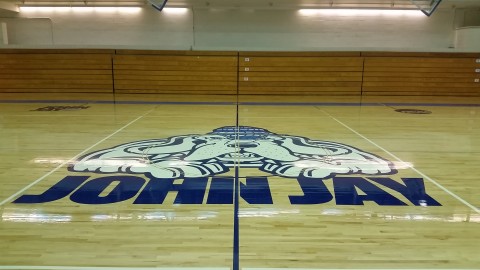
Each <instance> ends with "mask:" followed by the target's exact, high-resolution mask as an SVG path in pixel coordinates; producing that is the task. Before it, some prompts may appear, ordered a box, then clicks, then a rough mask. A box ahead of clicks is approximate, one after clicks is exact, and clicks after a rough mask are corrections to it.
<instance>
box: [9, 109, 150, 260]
mask: <svg viewBox="0 0 480 270" xmlns="http://www.w3.org/2000/svg"><path fill="white" fill-rule="evenodd" d="M153 110H154V109H151V110H149V111H148V112H146V113H144V114H142V115H141V116H139V117H137V118H136V119H134V120H132V121H130V122H129V123H128V124H126V125H125V126H123V127H121V128H119V129H117V130H116V131H115V132H113V133H112V134H110V135H108V136H107V137H105V138H103V139H102V140H100V141H98V142H97V143H95V144H94V145H92V146H90V147H89V148H87V149H85V150H83V151H82V152H80V153H78V154H77V155H76V156H74V157H72V158H71V159H69V160H67V161H65V162H63V163H62V164H60V165H58V166H57V167H56V168H55V169H53V170H51V171H50V172H48V173H47V174H45V175H44V176H42V177H40V178H38V179H37V180H35V181H34V182H32V183H30V184H29V185H28V186H26V187H24V188H22V189H21V190H19V191H18V192H16V193H15V194H13V195H12V196H10V197H8V198H6V199H5V200H3V201H1V202H0V206H2V205H4V204H5V203H7V202H9V201H11V200H12V199H13V198H15V197H17V196H18V195H20V194H21V193H23V192H25V191H26V190H27V189H29V188H31V187H32V186H34V185H36V184H38V183H39V182H40V181H42V180H43V179H45V178H46V177H47V176H49V175H51V174H52V173H54V172H56V171H57V170H58V169H60V168H61V167H63V166H65V164H67V163H69V162H72V161H73V160H75V159H77V158H78V157H79V156H81V155H82V154H84V153H85V152H87V151H89V150H90V149H92V148H94V147H95V146H97V145H99V144H101V143H102V142H104V141H106V140H108V139H110V138H111V137H112V136H114V135H115V134H117V133H119V132H120V131H122V130H123V129H125V128H126V127H128V126H130V125H131V124H133V123H135V122H136V121H138V120H140V119H141V118H142V117H144V116H145V115H147V114H149V113H150V112H151V111H153ZM0 269H1V268H0Z"/></svg>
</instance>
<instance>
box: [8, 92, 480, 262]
mask: <svg viewBox="0 0 480 270" xmlns="http://www.w3.org/2000/svg"><path fill="white" fill-rule="evenodd" d="M53 106H63V110H59V111H54V110H53V108H54V107H53ZM67 106H73V107H67ZM78 106H84V108H79V107H78ZM48 107H50V108H48ZM395 109H417V110H428V111H430V112H431V113H430V114H407V113H399V112H396V111H395ZM238 126H246V127H256V128H259V129H263V131H260V133H261V136H267V135H265V134H268V136H270V137H272V138H274V139H276V140H277V141H276V142H275V143H276V145H281V144H282V143H284V145H285V144H286V142H285V141H283V142H278V140H280V139H279V138H280V137H281V138H282V140H289V138H293V137H295V138H299V137H302V138H306V139H307V141H308V140H311V141H314V140H315V141H327V142H335V143H337V144H341V145H346V146H349V147H351V148H348V147H347V148H342V149H355V151H360V152H361V153H363V152H365V153H369V154H371V155H370V156H369V157H368V158H365V159H364V160H363V161H360V163H362V162H364V163H365V164H363V163H362V164H355V166H357V167H358V166H367V167H368V165H369V164H370V163H369V162H373V161H372V160H375V159H376V158H378V159H381V160H383V161H387V162H388V163H389V164H390V168H392V169H393V170H392V171H389V172H385V173H369V171H368V169H367V167H363V169H360V171H356V172H352V171H350V172H346V171H345V168H346V167H344V166H343V163H344V162H345V160H335V154H334V153H327V154H323V156H322V153H325V152H329V151H334V150H331V149H330V150H328V151H327V150H326V149H327V148H325V146H322V147H317V148H318V149H320V150H321V151H324V152H321V151H320V150H318V149H317V150H318V151H320V152H321V153H314V154H311V153H310V152H308V151H310V150H308V149H306V148H305V147H306V146H305V145H296V144H295V143H293V144H295V145H296V146H298V148H299V149H301V150H298V152H301V153H303V154H301V155H302V156H303V157H307V156H308V160H309V161H307V162H306V163H304V164H303V165H302V164H300V165H301V166H300V165H299V167H302V166H307V167H308V166H314V165H311V164H313V163H315V162H318V160H316V161H315V160H314V158H319V156H322V158H324V159H325V160H326V161H325V160H324V161H325V162H324V164H326V163H328V164H330V165H331V166H332V167H322V170H323V171H319V170H317V171H314V172H313V173H314V175H315V173H318V174H317V175H322V173H323V174H325V171H326V172H327V173H326V174H325V177H321V176H317V177H314V176H311V177H310V178H308V177H306V176H302V177H300V176H298V177H296V176H295V173H299V170H298V168H297V169H296V167H295V166H293V165H292V166H293V167H292V166H290V167H288V170H287V168H286V167H285V169H282V168H280V167H281V166H284V165H285V166H286V164H290V165H291V164H293V163H292V162H290V161H287V160H288V158H289V157H290V155H292V152H288V151H286V150H284V149H283V148H282V149H279V148H272V149H273V150H268V151H265V152H263V155H264V159H263V160H265V162H268V163H269V165H268V166H264V167H262V168H260V167H258V166H254V165H251V166H247V165H245V163H241V161H239V159H240V158H241V153H239V154H238V156H237V161H236V165H235V166H231V167H229V169H225V168H223V170H227V171H225V172H222V171H221V169H219V171H218V172H215V173H212V175H211V176H213V174H215V177H208V175H207V178H206V179H208V180H207V182H206V186H205V190H204V193H203V192H202V190H201V188H198V187H197V190H196V192H197V193H195V192H194V193H192V194H196V195H195V196H197V197H198V196H199V197H200V202H195V203H192V201H190V199H191V198H190V195H185V196H184V197H181V196H177V194H179V193H181V192H183V191H171V192H168V194H167V195H166V197H165V199H164V200H163V201H162V202H159V201H155V203H152V202H150V203H135V202H138V200H139V197H141V196H142V195H144V193H142V190H141V189H143V188H145V189H146V187H145V185H144V184H142V188H141V189H138V190H135V192H136V193H135V194H133V195H132V196H133V197H132V196H131V197H129V198H127V199H125V198H126V197H122V198H124V199H119V198H117V197H115V196H113V195H112V194H113V193H114V191H115V192H117V191H118V194H117V195H118V196H120V197H121V196H124V195H122V194H125V192H128V191H130V190H128V189H126V190H123V191H119V190H118V189H116V187H115V186H114V185H113V186H112V184H111V185H109V186H108V187H107V188H105V189H104V190H103V191H102V190H100V191H102V193H101V194H96V195H97V196H96V197H95V196H94V197H95V198H97V199H99V201H100V200H102V198H111V200H113V202H111V203H95V202H92V203H89V202H90V201H88V200H90V198H87V197H88V196H93V195H95V190H94V191H92V190H89V189H88V188H87V187H86V186H87V184H88V183H94V182H96V183H100V180H98V179H104V180H105V179H110V178H108V177H110V176H114V177H117V178H118V179H119V180H118V181H117V182H119V183H123V182H122V181H120V180H121V179H127V180H128V181H130V180H131V179H133V178H132V177H134V178H135V177H136V178H135V179H137V180H138V181H145V183H147V182H148V180H149V179H154V178H155V177H151V175H148V174H147V173H143V171H142V173H139V172H132V171H128V170H127V169H122V170H123V171H122V172H120V171H118V170H117V171H110V172H107V171H98V170H97V171H95V170H94V169H93V168H89V169H88V170H86V169H85V170H84V171H78V170H77V171H75V169H70V170H69V168H72V166H74V165H75V164H76V162H78V160H79V159H81V158H82V157H85V156H87V155H88V154H90V153H93V152H96V151H100V150H103V149H108V148H112V147H116V146H120V145H123V144H127V143H131V142H136V141H142V140H155V139H157V140H158V139H165V138H174V137H177V136H183V135H188V136H190V137H191V136H197V137H199V138H200V139H204V137H202V136H203V135H206V134H210V135H212V134H213V135H216V136H219V135H218V134H220V133H218V132H217V133H215V132H213V133H212V131H214V130H215V129H218V128H221V127H238ZM265 130H268V132H269V133H268V132H267V131H265ZM213 135H212V136H213ZM228 135H229V136H230V135H231V134H228ZM188 136H186V137H188ZM259 136H260V135H259ZM270 137H269V138H270ZM231 139H232V141H235V140H237V142H238V140H240V141H241V140H242V137H239V136H238V134H237V136H236V137H232V138H231ZM217 140H218V138H217ZM249 140H252V139H251V138H250V139H249ZM272 140H273V139H272ZM292 141H295V140H293V139H292ZM158 143H159V142H157V144H158ZM207 144H208V143H207ZM272 144H273V143H272ZM320 144H321V143H320ZM320 144H319V145H320ZM310 146H311V145H310ZM175 147H180V145H177V146H175ZM195 147H198V145H197V146H195ZM243 147H244V148H243ZM302 147H304V148H302ZM154 148H155V145H154V146H153V147H152V148H149V147H147V148H146V150H144V152H143V154H142V155H144V156H149V155H150V154H151V152H149V151H156V150H155V149H154ZM198 148H200V147H198ZM239 148H242V149H244V150H245V149H246V150H245V151H250V152H251V153H253V152H255V151H257V150H255V149H257V148H255V147H254V146H252V144H251V143H250V144H247V143H245V144H244V145H243V146H242V144H239V145H238V144H237V145H236V148H235V149H237V151H238V149H239ZM249 148H252V149H251V150H250V149H249ZM152 149H153V150H152ZM192 149H193V148H192ZM268 149H270V148H268ZM302 149H303V150H302ZM196 150H198V149H196ZM159 151H160V150H159ZM269 151H270V152H269ZM289 151H290V150H289ZM292 151H293V150H292ZM295 151H297V150H295ZM302 151H303V152H302ZM312 151H313V150H312ZM355 151H354V152H355ZM287 152H288V153H287ZM162 153H163V152H162ZM169 154H170V153H169ZM202 154H203V155H208V154H211V155H212V159H213V158H214V157H215V153H210V152H208V151H207V152H205V153H203V152H202ZM142 155H141V156H142ZM296 155H297V154H296ZM298 155H300V154H298ZM298 155H297V156H298ZM365 155H367V154H365ZM172 156H175V155H173V154H172ZM253 156H254V155H253V154H250V155H248V156H244V157H245V158H246V159H249V158H251V159H252V160H253ZM175 157H178V155H177V156H175ZM232 158H234V157H232ZM356 158H358V156H356ZM327 159H333V160H327ZM197 160H198V159H197ZM312 160H314V161H312ZM357 161H358V160H357ZM120 162H121V161H120ZM202 162H203V161H202ZM205 162H207V161H205ZM208 162H210V161H208ZM252 162H253V161H252ZM308 162H311V163H308ZM253 163H254V162H253ZM253 163H252V164H253ZM255 164H256V163H255ZM305 164H306V165H305ZM309 164H310V165H309ZM315 164H317V163H315ZM154 165H155V164H150V163H148V162H147V163H146V165H145V166H146V167H147V168H148V166H154ZM162 166H165V165H162ZM275 166H277V167H278V168H277V167H275ZM342 166H343V167H342ZM345 166H347V165H345ZM348 166H350V165H348ZM73 168H75V167H73ZM163 168H164V167H162V168H160V169H163ZM272 168H273V169H272ZM275 168H276V169H275ZM479 168H480V99H479V98H398V97H397V98H395V97H388V98H381V97H377V98H369V99H366V98H363V99H361V98H343V97H329V98H326V97H255V96H243V97H240V98H237V97H235V96H217V97H213V96H210V97H206V96H203V97H193V96H192V97H190V98H188V99H186V98H185V97H175V96H138V95H132V96H128V95H124V96H115V97H113V96H108V95H104V96H101V95H99V96H95V95H92V96H75V95H65V96H55V95H52V96H43V95H37V96H32V95H19V94H16V95H7V94H3V95H0V269H97V268H99V269H101V268H103V267H105V268H107V267H115V268H122V269H123V268H147V269H150V268H160V269H177V268H186V269H190V268H192V269H197V268H204V269H234V270H237V269H287V268H288V269H480V255H479V251H480V209H479V208H480V173H479V171H478V170H479ZM217 169H218V168H217ZM236 169H237V170H236ZM105 170H107V169H105ZM119 170H120V169H119ZM158 171H160V170H158ZM149 172H152V171H149ZM156 172H157V171H155V173H156ZM162 172H163V171H162ZM196 173H197V174H196ZM292 173H293V174H292ZM329 173H330V175H328V174H329ZM287 174H290V175H287ZM300 174H301V173H300ZM162 175H163V174H162ZM162 175H160V173H158V175H157V178H158V179H160V180H162V179H161V178H162V177H160V176H162ZM165 175H166V174H165ZM154 176H155V175H154ZM204 176H205V174H201V173H200V172H197V171H195V172H192V173H191V174H190V175H189V177H190V178H192V179H193V180H198V181H203V180H201V179H202V177H204ZM67 177H72V178H71V179H73V178H74V177H76V179H80V178H82V177H83V178H82V179H84V180H85V179H88V180H85V181H87V182H86V183H87V184H84V186H81V187H80V190H81V191H83V193H82V192H80V191H79V189H77V190H76V191H74V189H72V190H71V192H70V193H68V194H67V193H65V195H64V196H60V195H59V196H60V197H61V198H59V199H56V200H52V201H46V202H39V201H32V202H30V203H28V202H22V198H33V197H35V198H37V199H38V198H40V197H41V196H40V194H43V193H44V192H46V191H47V190H50V188H52V187H54V186H55V185H56V184H57V183H59V182H60V181H61V180H62V179H65V178H67ZM122 177H124V178H122ZM128 177H130V178H128ZM173 178H179V179H177V180H172V181H173V182H172V183H174V185H175V186H176V187H177V188H178V187H180V186H182V185H184V184H185V183H186V182H187V181H188V179H186V178H187V177H184V178H185V179H184V180H183V182H182V179H181V178H182V177H175V176H172V177H171V179H173ZM204 178H205V177H204ZM135 179H134V180H135ZM142 179H143V180H142ZM219 179H223V181H226V182H225V183H227V187H225V186H224V187H223V189H221V188H220V189H216V191H215V192H214V191H213V190H214V186H215V185H217V184H218V183H220V182H219V181H220V180H219ZM375 179H389V180H390V181H393V182H394V183H396V184H397V185H395V184H392V183H391V182H389V183H390V184H388V185H387V184H386V183H387V182H377V181H375ZM405 179H414V180H412V181H413V182H411V183H414V184H412V185H415V188H413V189H408V188H405V187H406V186H407V187H409V188H411V186H408V185H407V184H406V182H405V181H404V180H405ZM127 180H126V181H127ZM163 180H165V179H163ZM163 180H162V181H163ZM132 181H133V180H132ZM150 181H153V180H150ZM165 181H166V180H165ZM379 181H380V180H379ZM117 182H115V183H117ZM124 182H125V181H124ZM229 183H231V184H233V185H234V187H232V189H230V188H229V187H228V184H229ZM345 183H349V184H345ZM382 183H383V184H382ZM421 183H424V188H423V187H422V185H421ZM118 185H119V186H120V184H118ZM348 187H350V189H348ZM98 189H99V188H98V187H97V191H98ZM100 189H102V188H100ZM109 189H110V191H109ZM119 189H120V188H119ZM59 190H60V189H58V190H56V191H55V190H54V191H52V192H53V193H54V194H59V193H58V192H60V191H59ZM112 190H113V191H112ZM345 190H347V192H346V191H345ZM412 190H414V191H412ZM137 191H138V192H137ZM55 192H57V193H55ZM72 192H73V195H71V193H72ZM109 192H110V193H109ZM121 192H124V193H121ZM198 192H200V195H198ZM221 192H224V193H223V195H222V193H221ZM345 192H346V193H345ZM409 192H413V193H415V192H416V193H415V194H413V193H409ZM80 193H82V194H83V195H82V194H80ZM85 194H87V195H85ZM89 194H90V195H89ZM92 194H93V195H92ZM119 194H120V195H119ZM145 194H146V193H145ZM409 194H410V195H411V197H409ZM412 194H413V195H412ZM35 195H39V196H35ZM75 195H78V196H76V197H75ZM81 195H82V196H81ZM150 195H151V194H150ZM125 196H126V195H125ZM152 196H156V194H153V195H152ZM192 196H193V195H192ZM229 196H230V197H229ZM329 196H331V198H330V197H329ZM415 196H417V197H415ZM418 196H420V197H421V200H420V201H415V200H414V199H415V198H419V197H418ZM179 197H181V198H180V199H179ZM75 198H76V199H75ZM428 198H429V199H428ZM149 199H150V200H153V199H152V198H149ZM307 199H308V200H307ZM349 199H352V200H353V201H348V200H349ZM115 200H117V202H115ZM147 200H148V199H147ZM392 202H396V203H397V204H401V205H394V204H395V203H392ZM433 202H438V204H440V205H432V203H433ZM79 267H81V268H79Z"/></svg>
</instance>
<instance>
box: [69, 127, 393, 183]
mask: <svg viewBox="0 0 480 270" xmlns="http://www.w3.org/2000/svg"><path fill="white" fill-rule="evenodd" d="M234 166H239V167H243V168H258V169H259V170H261V171H264V172H267V173H271V174H274V175H279V176H283V177H293V178H296V177H299V176H303V177H307V178H330V177H333V176H335V175H337V174H368V175H378V174H392V173H395V172H396V171H395V169H394V168H393V166H392V164H391V163H390V162H389V161H387V160H385V159H382V158H380V157H378V156H375V155H374V154H371V153H368V152H365V151H361V150H359V149H357V148H354V147H351V146H348V145H345V144H340V143H336V142H327V141H319V140H311V139H308V138H304V137H299V136H292V135H280V134H275V133H271V132H269V131H268V130H265V129H262V128H256V127H246V126H240V127H233V126H231V127H221V128H218V129H215V130H214V131H213V132H211V133H208V134H203V135H201V134H192V135H180V136H174V137H170V138H166V139H153V140H142V141H136V142H131V143H126V144H122V145H118V146H115V147H112V148H108V149H104V150H100V151H96V152H93V153H90V154H87V155H85V156H83V157H80V158H79V159H78V160H77V161H76V162H74V163H73V164H72V165H71V166H70V168H69V169H70V170H71V171H77V172H96V173H134V174H145V175H146V176H148V177H156V178H172V177H173V178H175V177H200V176H213V175H218V174H222V173H225V172H227V171H229V168H232V167H234Z"/></svg>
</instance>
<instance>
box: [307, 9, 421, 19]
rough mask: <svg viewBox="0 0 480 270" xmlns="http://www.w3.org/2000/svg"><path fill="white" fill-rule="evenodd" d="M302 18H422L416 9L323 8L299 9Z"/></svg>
mask: <svg viewBox="0 0 480 270" xmlns="http://www.w3.org/2000/svg"><path fill="white" fill-rule="evenodd" d="M298 13H299V14H300V15H302V16H337V17H342V16H344V17H381V16H385V17H402V16H405V17H423V16H424V15H423V13H422V12H421V11H420V10H417V9H353V8H352V9H350V8H343V9H341V8H325V9H299V10H298Z"/></svg>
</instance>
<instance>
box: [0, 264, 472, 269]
mask: <svg viewBox="0 0 480 270" xmlns="http://www.w3.org/2000/svg"><path fill="white" fill-rule="evenodd" d="M0 269H1V270H207V269H208V270H230V268H229V267H124V266H120V267H112V266H98V267H95V266H10V265H3V266H2V265H0ZM436 269H439V270H477V269H480V268H431V269H428V270H436ZM241 270H365V269H362V268H265V267H244V268H241ZM376 270H426V269H422V268H405V269H403V268H402V269H400V268H379V269H376Z"/></svg>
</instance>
